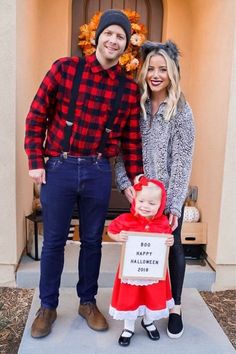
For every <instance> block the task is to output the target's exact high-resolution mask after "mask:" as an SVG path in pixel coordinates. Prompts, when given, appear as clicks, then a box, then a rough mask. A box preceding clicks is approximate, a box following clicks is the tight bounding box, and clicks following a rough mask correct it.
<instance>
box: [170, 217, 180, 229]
mask: <svg viewBox="0 0 236 354" xmlns="http://www.w3.org/2000/svg"><path fill="white" fill-rule="evenodd" d="M169 224H170V227H171V228H172V231H174V230H175V229H176V228H177V226H178V216H176V215H173V214H171V213H170V214H169Z"/></svg>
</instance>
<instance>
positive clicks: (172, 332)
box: [167, 313, 184, 339]
mask: <svg viewBox="0 0 236 354" xmlns="http://www.w3.org/2000/svg"><path fill="white" fill-rule="evenodd" d="M183 333H184V326H183V321H182V315H181V314H180V315H179V314H178V313H170V315H169V322H168V327H167V335H168V337H170V338H172V339H177V338H180V337H181V336H182V334H183Z"/></svg>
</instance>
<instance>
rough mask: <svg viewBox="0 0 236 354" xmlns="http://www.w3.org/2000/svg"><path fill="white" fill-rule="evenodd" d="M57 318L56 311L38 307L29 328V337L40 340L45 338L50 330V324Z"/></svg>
mask: <svg viewBox="0 0 236 354" xmlns="http://www.w3.org/2000/svg"><path fill="white" fill-rule="evenodd" d="M56 318H57V311H56V309H48V308H46V307H40V309H39V310H38V312H37V313H36V318H35V320H34V322H33V324H32V327H31V336H32V337H33V338H41V337H45V336H47V335H48V334H49V333H50V332H51V329H52V324H53V322H54V321H55V320H56Z"/></svg>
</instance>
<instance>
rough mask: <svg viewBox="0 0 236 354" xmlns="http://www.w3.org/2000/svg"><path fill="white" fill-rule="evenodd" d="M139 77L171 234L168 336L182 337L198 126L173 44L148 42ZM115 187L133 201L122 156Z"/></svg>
mask: <svg viewBox="0 0 236 354" xmlns="http://www.w3.org/2000/svg"><path fill="white" fill-rule="evenodd" d="M142 54H143V65H142V68H141V70H140V73H139V76H138V83H139V86H140V90H141V102H140V103H141V109H142V114H141V118H140V130H141V135H142V150H143V167H144V173H145V175H146V176H147V177H148V178H154V179H158V180H160V181H162V182H163V183H164V185H165V188H166V191H167V204H166V210H165V213H166V214H167V215H168V218H169V223H170V225H171V227H172V230H173V235H174V246H173V247H171V249H170V254H169V269H170V278H171V286H172V293H173V298H174V301H175V306H174V308H173V309H171V310H170V316H169V322H168V328H167V334H168V336H169V337H170V338H179V337H181V335H182V334H183V331H184V327H183V321H182V312H181V293H182V288H183V281H184V273H185V257H184V250H183V246H182V244H181V227H182V221H183V204H184V201H185V198H186V194H187V189H188V183H189V177H190V173H191V165H192V155H193V145H194V134H195V132H194V123H193V115H192V111H191V108H190V106H189V104H188V103H187V102H186V100H185V98H184V95H183V93H182V92H181V88H180V69H179V59H178V58H179V50H178V48H177V47H176V45H175V44H174V43H173V42H172V41H167V42H165V43H156V42H149V41H148V42H146V43H144V45H143V46H142ZM116 176H117V185H118V187H119V189H120V190H123V191H124V193H125V195H126V197H127V198H128V200H129V201H130V202H132V200H133V197H134V189H133V187H132V183H131V181H129V179H128V178H127V175H126V173H125V168H124V164H123V161H122V157H119V159H118V160H117V163H116Z"/></svg>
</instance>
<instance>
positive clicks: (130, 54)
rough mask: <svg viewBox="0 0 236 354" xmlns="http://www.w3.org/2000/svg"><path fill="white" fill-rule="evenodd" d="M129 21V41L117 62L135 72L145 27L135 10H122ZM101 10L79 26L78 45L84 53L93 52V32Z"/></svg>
mask: <svg viewBox="0 0 236 354" xmlns="http://www.w3.org/2000/svg"><path fill="white" fill-rule="evenodd" d="M123 12H124V14H125V15H126V16H127V17H128V18H129V20H130V23H131V31H132V32H131V38H130V43H129V46H128V48H127V49H126V51H125V52H124V54H123V55H122V56H121V57H120V59H119V63H120V65H121V66H122V67H123V68H125V70H126V71H127V72H130V73H132V72H135V71H136V70H137V69H138V68H139V66H140V58H139V48H140V46H141V45H142V44H143V42H144V41H145V40H146V34H147V29H146V27H145V25H143V24H140V23H139V19H140V15H139V14H138V13H137V12H136V11H132V10H123ZM101 15H102V12H97V13H96V14H95V15H94V16H93V17H92V18H91V20H90V22H89V23H88V24H84V25H82V26H81V27H80V35H79V42H78V45H79V46H80V48H81V49H82V51H83V54H84V55H90V54H93V53H94V52H95V50H96V47H95V33H96V29H97V26H98V23H99V20H100V17H101Z"/></svg>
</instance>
